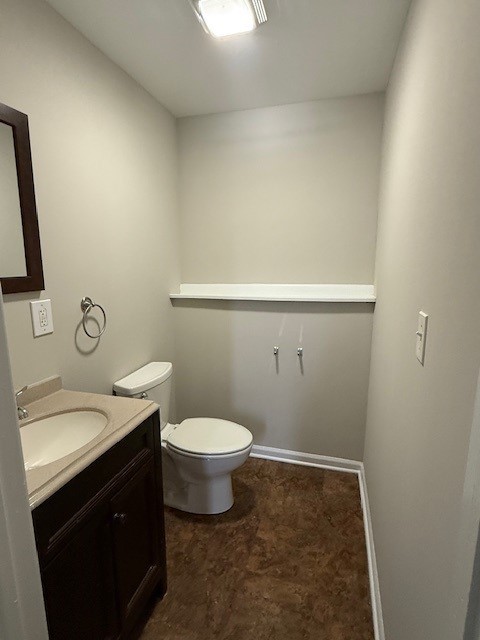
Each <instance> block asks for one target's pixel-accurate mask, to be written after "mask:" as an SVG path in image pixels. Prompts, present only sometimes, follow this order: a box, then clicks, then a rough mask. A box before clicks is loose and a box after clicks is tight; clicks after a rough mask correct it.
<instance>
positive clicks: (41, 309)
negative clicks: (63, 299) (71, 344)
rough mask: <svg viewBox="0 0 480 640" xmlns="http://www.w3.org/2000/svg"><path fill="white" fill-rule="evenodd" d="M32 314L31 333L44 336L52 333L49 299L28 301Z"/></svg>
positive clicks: (50, 303)
mask: <svg viewBox="0 0 480 640" xmlns="http://www.w3.org/2000/svg"><path fill="white" fill-rule="evenodd" d="M30 311H31V314H32V326H33V335H34V337H35V338H37V337H38V336H45V335H47V334H48V333H53V316H52V301H51V300H35V301H32V302H30Z"/></svg>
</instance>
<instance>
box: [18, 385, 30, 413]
mask: <svg viewBox="0 0 480 640" xmlns="http://www.w3.org/2000/svg"><path fill="white" fill-rule="evenodd" d="M27 389H28V386H26V387H23V389H20V391H17V393H16V394H15V401H16V403H17V415H18V419H19V420H25V418H28V411H27V410H26V409H25V407H21V406H20V405H19V404H18V399H19V397H20V396H21V395H22V393H23V392H24V391H26V390H27Z"/></svg>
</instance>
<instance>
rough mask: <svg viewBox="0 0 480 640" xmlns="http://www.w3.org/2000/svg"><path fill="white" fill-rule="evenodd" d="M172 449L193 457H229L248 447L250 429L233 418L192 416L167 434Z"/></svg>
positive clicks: (167, 440) (166, 438) (168, 443)
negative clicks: (231, 420)
mask: <svg viewBox="0 0 480 640" xmlns="http://www.w3.org/2000/svg"><path fill="white" fill-rule="evenodd" d="M165 441H166V444H167V446H168V448H171V449H173V450H174V451H177V452H178V453H184V454H186V455H192V456H225V455H228V454H233V453H238V452H239V451H244V450H245V449H248V448H249V447H250V446H251V444H252V441H253V437H252V434H251V433H250V431H249V430H248V429H246V428H245V427H242V426H241V425H239V424H236V423H235V422H230V421H229V420H220V419H218V418H188V419H187V420H184V421H183V422H182V423H180V424H179V425H177V426H175V427H174V428H172V429H171V430H169V433H168V434H165Z"/></svg>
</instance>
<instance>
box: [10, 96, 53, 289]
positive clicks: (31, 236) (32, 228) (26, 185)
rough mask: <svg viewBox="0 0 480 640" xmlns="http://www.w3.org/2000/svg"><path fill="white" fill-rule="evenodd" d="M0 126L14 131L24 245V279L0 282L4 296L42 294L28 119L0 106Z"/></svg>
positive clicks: (18, 277) (41, 272) (41, 271)
mask: <svg viewBox="0 0 480 640" xmlns="http://www.w3.org/2000/svg"><path fill="white" fill-rule="evenodd" d="M0 122H3V123H4V124H7V125H10V126H11V127H12V129H13V141H14V146H15V161H16V165H17V178H18V192H19V197H20V210H21V214H22V228H23V244H24V248H25V264H26V271H27V275H26V276H15V277H8V278H2V277H1V274H0V280H1V283H2V291H3V293H21V292H24V291H41V290H42V289H43V288H44V287H45V284H44V279H43V266H42V251H41V248H40V232H39V229H38V218H37V206H36V203H35V189H34V185H33V168H32V154H31V149H30V134H29V130H28V117H27V116H26V115H25V114H24V113H22V112H21V111H17V110H16V109H12V108H11V107H7V105H5V104H1V103H0Z"/></svg>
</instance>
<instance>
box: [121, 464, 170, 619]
mask: <svg viewBox="0 0 480 640" xmlns="http://www.w3.org/2000/svg"><path fill="white" fill-rule="evenodd" d="M110 509H111V518H112V528H113V545H114V562H115V573H116V582H117V594H118V605H119V611H120V616H121V618H122V621H125V620H126V619H128V618H129V617H130V616H131V618H132V619H133V618H135V617H136V616H137V614H138V612H139V610H140V607H141V606H143V604H144V603H145V600H146V599H147V598H148V597H149V596H150V595H151V593H152V589H153V587H154V586H155V584H156V582H157V581H158V578H159V575H160V573H161V567H160V549H159V545H158V514H157V496H156V483H155V464H154V460H153V458H152V459H151V460H150V461H149V462H147V463H146V464H144V465H143V466H142V467H141V468H140V469H139V470H138V471H137V472H136V473H135V475H134V476H133V477H132V478H131V479H130V480H129V481H128V482H127V483H126V484H125V485H124V487H123V488H122V489H121V490H120V491H119V492H118V493H117V494H116V495H115V496H114V497H113V498H112V500H111V502H110ZM125 626H126V627H128V624H127V625H125Z"/></svg>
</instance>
